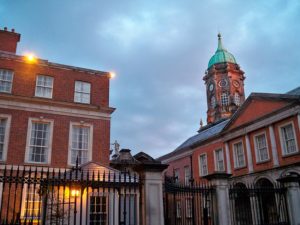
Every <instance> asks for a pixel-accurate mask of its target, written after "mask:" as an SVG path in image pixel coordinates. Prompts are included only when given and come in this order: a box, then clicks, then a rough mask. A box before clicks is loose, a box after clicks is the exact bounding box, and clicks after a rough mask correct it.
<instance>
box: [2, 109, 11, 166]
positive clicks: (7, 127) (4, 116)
mask: <svg viewBox="0 0 300 225" xmlns="http://www.w3.org/2000/svg"><path fill="white" fill-rule="evenodd" d="M0 119H6V125H5V131H4V143H3V152H2V159H0V162H4V161H6V159H7V150H8V144H9V135H10V126H11V115H8V114H0Z"/></svg>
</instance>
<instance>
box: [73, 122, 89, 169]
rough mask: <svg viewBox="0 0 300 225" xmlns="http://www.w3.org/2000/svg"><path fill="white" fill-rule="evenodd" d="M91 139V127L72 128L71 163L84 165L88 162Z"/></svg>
mask: <svg viewBox="0 0 300 225" xmlns="http://www.w3.org/2000/svg"><path fill="white" fill-rule="evenodd" d="M89 139H90V127H83V126H73V127H72V143H71V144H72V148H71V163H72V164H76V160H77V158H78V163H79V164H83V163H85V162H87V160H88V151H89Z"/></svg>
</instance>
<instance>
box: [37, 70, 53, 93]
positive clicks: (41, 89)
mask: <svg viewBox="0 0 300 225" xmlns="http://www.w3.org/2000/svg"><path fill="white" fill-rule="evenodd" d="M52 90H53V77H49V76H44V75H38V76H37V78H36V88H35V96H37V97H42V98H52Z"/></svg>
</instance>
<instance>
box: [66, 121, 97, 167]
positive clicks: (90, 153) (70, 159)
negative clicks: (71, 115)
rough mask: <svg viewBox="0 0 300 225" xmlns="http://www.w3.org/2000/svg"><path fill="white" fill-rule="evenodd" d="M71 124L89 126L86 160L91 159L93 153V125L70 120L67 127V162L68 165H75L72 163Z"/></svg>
mask: <svg viewBox="0 0 300 225" xmlns="http://www.w3.org/2000/svg"><path fill="white" fill-rule="evenodd" d="M73 126H81V127H89V128H90V137H89V148H88V159H87V162H89V161H92V155H93V125H92V124H89V123H84V122H70V128H69V149H68V164H69V165H70V166H75V164H73V163H72V137H73V129H72V127H73Z"/></svg>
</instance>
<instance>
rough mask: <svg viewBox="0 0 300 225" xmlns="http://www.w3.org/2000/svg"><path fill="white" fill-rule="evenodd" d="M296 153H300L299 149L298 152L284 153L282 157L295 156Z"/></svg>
mask: <svg viewBox="0 0 300 225" xmlns="http://www.w3.org/2000/svg"><path fill="white" fill-rule="evenodd" d="M295 155H300V152H299V150H297V151H296V152H293V153H289V154H284V155H282V158H288V157H290V156H295Z"/></svg>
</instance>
